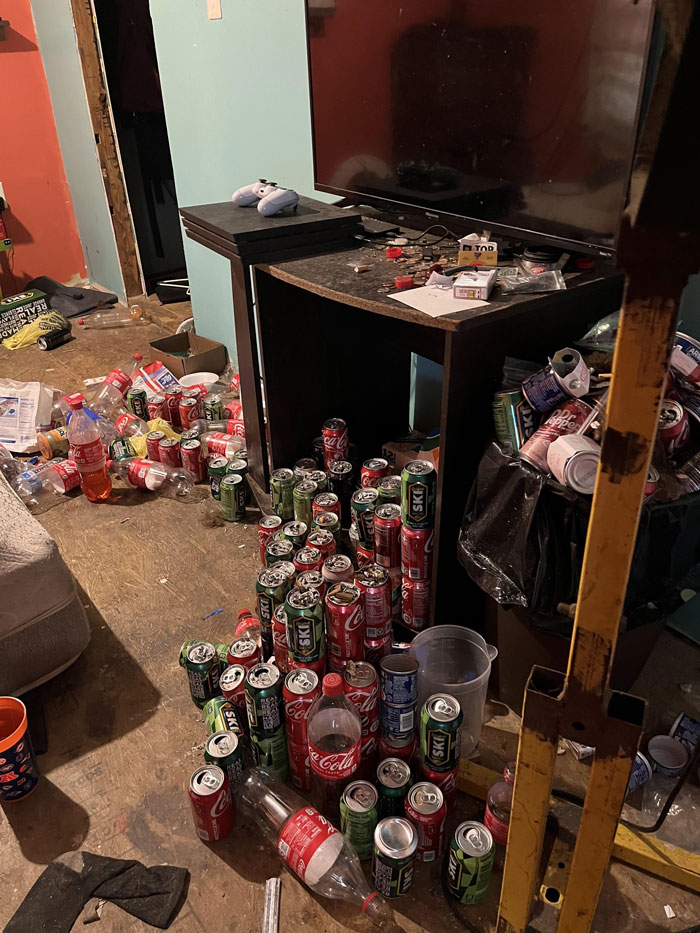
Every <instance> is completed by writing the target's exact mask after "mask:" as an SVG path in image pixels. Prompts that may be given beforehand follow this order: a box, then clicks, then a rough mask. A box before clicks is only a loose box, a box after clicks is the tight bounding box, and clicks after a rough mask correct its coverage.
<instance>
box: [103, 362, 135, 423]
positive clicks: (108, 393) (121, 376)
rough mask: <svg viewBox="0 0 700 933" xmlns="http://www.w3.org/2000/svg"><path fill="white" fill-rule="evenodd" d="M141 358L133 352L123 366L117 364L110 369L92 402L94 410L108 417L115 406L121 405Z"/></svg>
mask: <svg viewBox="0 0 700 933" xmlns="http://www.w3.org/2000/svg"><path fill="white" fill-rule="evenodd" d="M142 360H143V357H142V356H141V354H140V353H134V355H133V357H132V358H131V359H130V360H128V361H127V362H126V363H125V364H124V365H123V366H117V367H116V368H115V369H113V370H112V371H111V373H110V374H109V375H108V376H107V378H106V379H105V381H104V382H103V383H102V386H101V388H100V390H99V391H98V393H97V397H96V398H95V401H94V402H93V404H92V407H93V408H94V409H95V411H97V412H99V414H101V415H106V416H107V417H109V416H110V415H112V413H113V412H114V409H115V408H119V407H121V406H122V405H123V401H124V398H125V396H126V393H127V392H128V391H129V388H130V387H131V383H132V382H133V378H134V374H135V373H136V372H138V370H139V368H140V366H141V361H142Z"/></svg>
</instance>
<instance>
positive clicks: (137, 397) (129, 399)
mask: <svg viewBox="0 0 700 933" xmlns="http://www.w3.org/2000/svg"><path fill="white" fill-rule="evenodd" d="M126 407H127V408H128V409H129V411H130V412H131V414H132V415H136V417H137V418H143V420H144V421H148V395H147V393H146V390H145V389H138V388H134V386H132V387H131V388H130V389H129V391H128V392H127V393H126Z"/></svg>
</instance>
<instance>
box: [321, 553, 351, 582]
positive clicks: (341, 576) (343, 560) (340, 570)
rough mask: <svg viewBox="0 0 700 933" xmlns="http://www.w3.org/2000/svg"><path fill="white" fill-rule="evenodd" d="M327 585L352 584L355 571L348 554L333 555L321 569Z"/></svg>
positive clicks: (325, 561)
mask: <svg viewBox="0 0 700 933" xmlns="http://www.w3.org/2000/svg"><path fill="white" fill-rule="evenodd" d="M321 573H322V574H323V579H324V581H325V583H326V584H327V585H328V586H330V585H331V583H352V579H353V577H354V575H355V570H354V568H353V566H352V561H351V560H350V558H349V557H348V556H347V554H333V555H331V557H327V558H326V559H325V560H324V562H323V565H322V567H321Z"/></svg>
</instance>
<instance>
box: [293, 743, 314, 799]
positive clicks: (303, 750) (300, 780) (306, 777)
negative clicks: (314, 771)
mask: <svg viewBox="0 0 700 933" xmlns="http://www.w3.org/2000/svg"><path fill="white" fill-rule="evenodd" d="M287 757H288V758H289V779H290V781H291V782H292V784H293V785H294V787H298V788H299V790H311V762H310V760H309V743H308V742H305V743H304V744H303V745H300V744H299V743H298V742H290V741H289V739H287Z"/></svg>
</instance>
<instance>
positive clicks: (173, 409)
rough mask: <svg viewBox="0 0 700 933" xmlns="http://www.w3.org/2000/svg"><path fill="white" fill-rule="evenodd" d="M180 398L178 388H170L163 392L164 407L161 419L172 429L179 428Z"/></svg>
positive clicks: (180, 393) (179, 389)
mask: <svg viewBox="0 0 700 933" xmlns="http://www.w3.org/2000/svg"><path fill="white" fill-rule="evenodd" d="M181 398H182V389H181V388H180V386H170V388H168V389H166V390H165V405H164V407H163V417H164V418H165V420H166V421H169V422H170V424H171V425H172V426H173V427H174V428H179V427H180V399H181Z"/></svg>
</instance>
